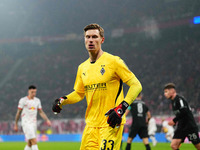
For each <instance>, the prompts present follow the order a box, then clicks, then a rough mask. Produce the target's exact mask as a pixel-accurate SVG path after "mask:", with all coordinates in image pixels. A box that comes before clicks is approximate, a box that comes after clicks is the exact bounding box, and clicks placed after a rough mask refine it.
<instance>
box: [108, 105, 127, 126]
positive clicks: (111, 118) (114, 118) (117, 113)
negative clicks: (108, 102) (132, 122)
mask: <svg viewBox="0 0 200 150" xmlns="http://www.w3.org/2000/svg"><path fill="white" fill-rule="evenodd" d="M128 106H129V104H128V103H127V102H126V101H122V102H121V104H119V105H118V106H117V107H115V108H113V109H110V110H109V111H108V112H107V113H106V114H105V115H106V116H108V120H107V123H108V124H109V126H111V127H112V128H114V127H115V126H119V125H120V124H121V122H122V116H123V114H124V113H125V111H126V109H127V108H128Z"/></svg>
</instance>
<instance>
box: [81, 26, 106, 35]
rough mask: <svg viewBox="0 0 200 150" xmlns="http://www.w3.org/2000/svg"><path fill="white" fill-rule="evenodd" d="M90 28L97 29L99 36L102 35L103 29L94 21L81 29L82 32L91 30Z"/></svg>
mask: <svg viewBox="0 0 200 150" xmlns="http://www.w3.org/2000/svg"><path fill="white" fill-rule="evenodd" d="M92 29H97V30H99V34H100V36H101V37H104V29H103V28H102V27H101V26H100V25H98V24H96V23H92V24H89V25H87V26H85V28H84V29H83V30H84V32H86V31H88V30H92Z"/></svg>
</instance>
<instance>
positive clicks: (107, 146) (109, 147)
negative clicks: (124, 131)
mask: <svg viewBox="0 0 200 150" xmlns="http://www.w3.org/2000/svg"><path fill="white" fill-rule="evenodd" d="M113 147H114V141H113V140H108V141H107V140H105V139H104V140H103V141H102V143H101V150H113Z"/></svg>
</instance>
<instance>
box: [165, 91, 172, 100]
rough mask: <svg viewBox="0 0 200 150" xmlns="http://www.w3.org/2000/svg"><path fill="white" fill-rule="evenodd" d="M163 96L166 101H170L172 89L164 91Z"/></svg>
mask: <svg viewBox="0 0 200 150" xmlns="http://www.w3.org/2000/svg"><path fill="white" fill-rule="evenodd" d="M164 95H165V97H166V98H167V99H171V97H172V89H165V90H164Z"/></svg>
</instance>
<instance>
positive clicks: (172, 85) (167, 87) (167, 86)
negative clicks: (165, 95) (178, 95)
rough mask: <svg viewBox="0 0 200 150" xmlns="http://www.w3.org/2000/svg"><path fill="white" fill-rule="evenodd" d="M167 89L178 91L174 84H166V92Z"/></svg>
mask: <svg viewBox="0 0 200 150" xmlns="http://www.w3.org/2000/svg"><path fill="white" fill-rule="evenodd" d="M165 89H176V86H175V84H174V83H167V84H165V86H164V90H165Z"/></svg>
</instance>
